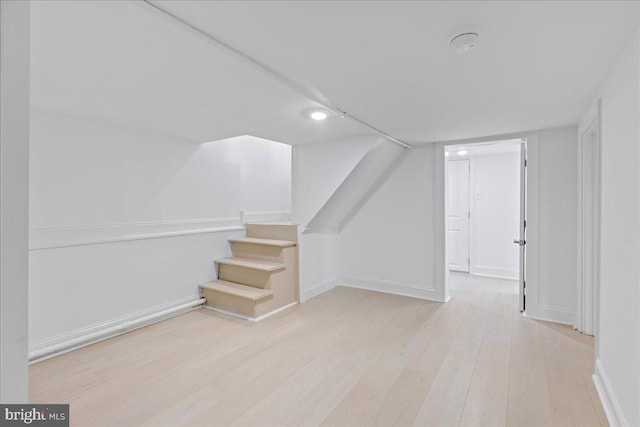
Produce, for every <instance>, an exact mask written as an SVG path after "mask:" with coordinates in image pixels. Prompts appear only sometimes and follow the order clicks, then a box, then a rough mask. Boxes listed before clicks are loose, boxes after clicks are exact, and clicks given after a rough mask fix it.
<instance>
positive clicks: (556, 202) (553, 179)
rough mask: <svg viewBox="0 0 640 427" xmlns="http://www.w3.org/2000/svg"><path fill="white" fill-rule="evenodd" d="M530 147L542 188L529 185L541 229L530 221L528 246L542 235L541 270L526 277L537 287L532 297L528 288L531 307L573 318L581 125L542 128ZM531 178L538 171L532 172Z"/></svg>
mask: <svg viewBox="0 0 640 427" xmlns="http://www.w3.org/2000/svg"><path fill="white" fill-rule="evenodd" d="M527 148H528V161H529V171H531V169H532V168H533V167H536V166H537V172H536V173H537V189H536V186H535V185H534V186H531V185H530V186H529V189H530V191H531V192H533V191H535V192H537V194H536V195H531V194H529V200H534V199H535V198H536V197H537V198H538V208H537V212H536V213H535V215H537V216H538V223H537V226H538V227H537V233H536V232H535V229H532V228H531V227H528V230H527V250H529V249H530V248H531V247H530V246H529V242H530V241H531V240H532V239H533V238H537V240H538V243H537V245H538V248H539V250H538V252H537V255H538V271H537V272H531V274H529V273H530V272H529V271H527V283H529V277H531V276H534V275H535V276H537V282H538V287H537V290H536V292H534V294H533V295H531V298H529V293H528V292H527V309H526V311H527V314H529V315H530V316H532V317H536V318H539V319H543V320H552V321H559V322H563V323H567V324H573V317H574V313H575V306H576V287H577V255H576V246H577V241H578V240H577V239H578V234H577V226H576V224H577V212H578V178H577V177H578V138H577V127H574V126H571V127H565V128H559V129H550V130H544V131H541V132H539V135H538V141H537V146H536V145H535V143H534V144H528V147H527ZM529 178H534V179H535V176H532V175H531V174H530V175H529ZM528 211H529V209H528ZM529 216H531V215H529ZM530 219H531V218H529V217H528V218H527V224H528V225H529V224H531V223H532V221H530ZM530 231H531V233H530ZM535 276H534V277H535Z"/></svg>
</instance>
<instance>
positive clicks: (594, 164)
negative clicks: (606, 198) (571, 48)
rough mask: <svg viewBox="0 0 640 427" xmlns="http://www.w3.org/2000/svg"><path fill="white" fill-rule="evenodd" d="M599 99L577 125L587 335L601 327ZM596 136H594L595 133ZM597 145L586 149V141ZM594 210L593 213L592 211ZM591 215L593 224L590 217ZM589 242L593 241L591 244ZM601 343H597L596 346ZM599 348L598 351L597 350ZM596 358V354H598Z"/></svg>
mask: <svg viewBox="0 0 640 427" xmlns="http://www.w3.org/2000/svg"><path fill="white" fill-rule="evenodd" d="M600 116H601V114H600V100H599V99H598V100H596V102H595V103H594V104H593V105H592V106H591V108H590V109H589V111H588V112H587V114H586V115H585V116H584V117H583V119H582V120H581V122H580V125H579V126H578V248H577V254H578V272H577V273H578V275H577V279H578V280H577V282H578V286H577V293H576V315H575V321H574V327H575V328H576V329H577V330H579V331H580V332H583V333H585V334H587V335H595V336H596V340H597V336H598V335H599V334H598V330H599V318H598V312H599V304H600V217H601V209H602V203H601V191H602V190H601V182H602V178H601V176H602V162H601V145H602V144H601V140H602V138H601V132H602V128H601V118H600ZM594 134H595V138H594V139H592V135H594ZM592 143H593V144H595V147H592V148H593V149H591V150H588V149H586V145H587V144H592ZM587 174H594V175H595V176H594V184H593V188H592V189H593V194H592V196H593V204H591V205H589V203H588V199H587V197H586V191H587V190H588V188H587V184H586V180H587ZM590 210H592V212H589V211H590ZM589 215H591V216H592V218H591V220H592V221H591V226H589V224H588V223H587V221H586V219H587V217H588V216H589ZM589 242H593V244H591V245H589V244H588V243H589ZM597 348H598V346H597V345H596V349H597ZM596 351H597V350H596ZM596 357H597V354H596Z"/></svg>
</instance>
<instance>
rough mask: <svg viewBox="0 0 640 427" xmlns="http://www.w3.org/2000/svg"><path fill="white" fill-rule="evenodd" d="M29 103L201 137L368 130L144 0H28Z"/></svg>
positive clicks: (320, 137)
mask: <svg viewBox="0 0 640 427" xmlns="http://www.w3.org/2000/svg"><path fill="white" fill-rule="evenodd" d="M31 11H32V13H31V18H32V22H31V103H32V108H33V109H34V110H42V111H47V112H54V113H58V114H64V115H69V116H74V117H81V118H86V119H91V120H98V121H102V122H107V123H112V124H116V125H120V126H125V127H131V128H138V129H144V130H150V131H154V132H159V133H163V134H168V135H173V136H176V137H179V138H183V139H186V140H189V141H195V142H207V141H213V140H219V139H224V138H229V137H233V136H238V135H247V134H249V135H253V136H257V137H262V138H265V139H269V140H274V141H279V142H285V143H288V144H300V143H308V142H318V141H325V140H331V139H336V138H341V137H345V136H347V137H348V136H356V135H362V134H365V133H366V132H364V131H363V129H362V128H361V127H360V126H358V125H355V124H353V123H351V122H350V121H348V120H345V119H342V118H340V117H337V116H335V115H334V116H331V117H329V118H328V119H327V120H326V121H325V122H323V123H320V122H316V121H313V120H311V119H309V118H308V117H305V116H304V114H303V113H304V112H306V111H308V110H309V109H312V108H314V107H317V105H316V104H315V103H313V102H311V101H309V100H307V99H306V98H304V97H302V96H300V95H299V94H298V93H296V92H294V91H292V90H291V89H289V88H287V87H284V86H283V85H281V84H279V83H277V82H275V81H274V80H273V79H272V78H271V77H270V76H268V75H266V74H264V73H263V72H260V71H258V70H257V69H255V68H254V67H252V66H249V65H248V64H247V63H246V62H243V61H242V60H239V59H238V58H236V57H234V56H232V55H230V54H227V53H225V52H223V51H221V50H220V49H218V48H217V47H216V46H215V45H213V44H211V43H210V42H209V41H208V39H206V38H205V37H202V36H198V35H197V34H195V33H194V32H189V31H187V30H185V27H184V26H180V25H177V24H176V22H175V20H173V19H172V18H168V17H167V16H165V15H164V14H161V13H159V12H157V11H155V9H154V8H153V7H152V6H149V5H146V4H144V3H142V2H127V1H41V2H32V8H31Z"/></svg>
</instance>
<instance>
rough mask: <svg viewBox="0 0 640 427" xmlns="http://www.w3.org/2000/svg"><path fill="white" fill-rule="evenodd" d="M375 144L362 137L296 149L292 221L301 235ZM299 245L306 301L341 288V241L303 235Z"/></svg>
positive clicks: (330, 235)
mask: <svg viewBox="0 0 640 427" xmlns="http://www.w3.org/2000/svg"><path fill="white" fill-rule="evenodd" d="M376 142H377V138H375V137H362V138H351V139H345V140H340V141H334V142H329V143H323V144H305V145H299V146H294V147H293V182H294V190H293V221H294V222H296V223H297V224H299V231H300V232H301V231H302V230H303V229H304V228H305V227H306V226H307V224H308V223H309V221H311V219H312V218H313V216H314V215H315V214H316V213H317V212H318V210H320V208H322V206H323V205H324V203H325V202H326V201H327V200H328V199H329V197H331V195H332V194H333V192H334V191H335V190H336V189H337V188H338V186H339V185H340V184H341V183H342V182H343V181H344V179H345V178H346V177H347V175H349V173H350V172H351V171H352V170H353V168H354V167H355V166H356V164H358V162H359V161H360V160H361V159H362V157H364V155H365V154H366V153H367V151H369V149H371V148H372V147H373V146H374V145H375V144H376ZM298 242H299V251H300V295H301V299H302V300H306V299H308V298H311V297H313V296H315V295H317V294H319V293H322V292H324V291H326V290H328V289H331V288H332V287H334V286H336V285H337V284H338V279H339V278H340V248H339V237H338V235H337V234H301V235H300V236H299V240H298Z"/></svg>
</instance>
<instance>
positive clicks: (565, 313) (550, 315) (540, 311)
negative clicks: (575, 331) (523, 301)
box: [522, 302, 575, 325]
mask: <svg viewBox="0 0 640 427" xmlns="http://www.w3.org/2000/svg"><path fill="white" fill-rule="evenodd" d="M527 304H529V303H528V302H527ZM522 315H523V316H524V317H528V318H529V319H535V320H542V321H544V322H553V323H561V324H563V325H573V319H574V318H575V312H573V311H572V310H567V309H564V308H558V307H544V306H537V307H535V308H534V309H530V308H527V309H526V311H525V312H524V313H523V314H522Z"/></svg>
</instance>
